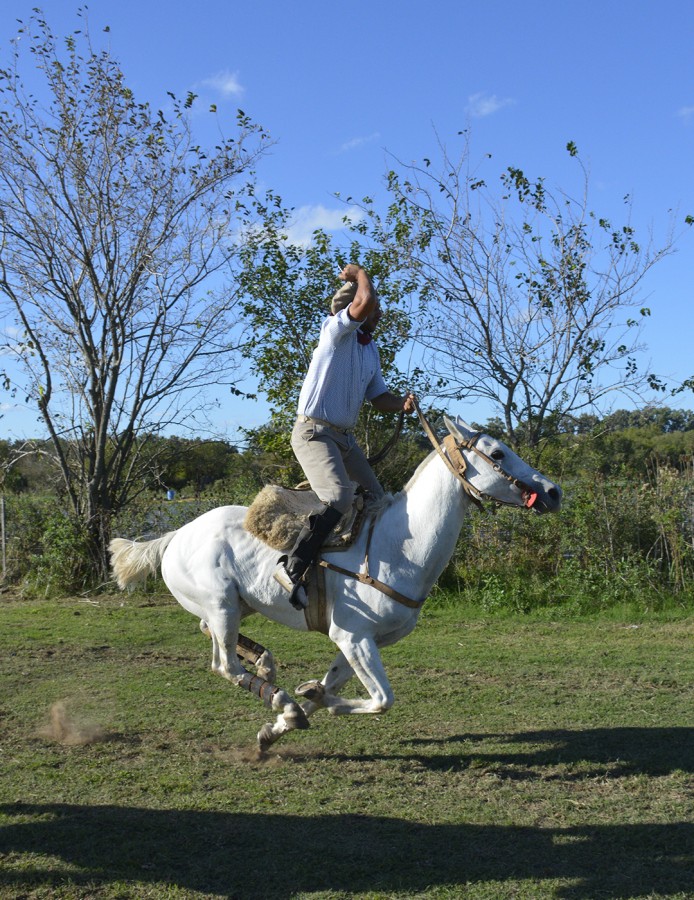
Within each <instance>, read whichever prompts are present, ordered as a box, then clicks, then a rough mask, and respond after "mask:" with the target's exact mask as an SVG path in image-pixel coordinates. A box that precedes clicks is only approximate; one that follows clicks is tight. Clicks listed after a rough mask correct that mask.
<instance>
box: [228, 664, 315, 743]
mask: <svg viewBox="0 0 694 900" xmlns="http://www.w3.org/2000/svg"><path fill="white" fill-rule="evenodd" d="M236 683H237V684H238V686H239V687H242V688H245V689H246V690H247V691H250V692H251V693H252V694H255V695H256V697H259V698H260V699H261V700H262V701H263V703H264V704H265V706H267V707H268V708H269V709H272V710H274V711H275V712H276V713H278V716H277V719H276V720H275V723H274V724H273V723H271V722H268V723H267V724H266V725H263V727H262V728H261V729H260V731H259V732H258V746H259V747H260V749H261V751H264V750H267V749H268V748H269V747H270V745H271V744H274V743H275V741H276V740H277V739H278V738H280V737H282V735H283V734H286V733H287V732H288V731H294V729H295V728H308V727H309V721H308V717H307V716H306V714H305V713H304V711H303V709H302V708H301V707H300V706H299V704H298V703H297V702H296V701H295V700H292V698H291V697H290V696H289V694H288V693H287V692H286V691H283V690H282V688H278V687H275V685H274V684H271V683H270V682H269V681H266V680H265V679H264V678H260V677H259V676H258V675H251V673H250V672H244V673H243V674H242V675H239V676H238V678H237V679H236Z"/></svg>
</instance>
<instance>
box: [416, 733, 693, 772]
mask: <svg viewBox="0 0 694 900" xmlns="http://www.w3.org/2000/svg"><path fill="white" fill-rule="evenodd" d="M401 743H402V745H403V746H407V747H410V746H411V747H419V746H421V747H424V746H427V747H432V746H437V747H445V748H446V749H450V752H448V753H444V754H433V755H432V754H431V753H417V754H415V758H416V759H417V760H418V761H419V762H420V763H421V764H422V765H423V766H424V767H425V768H430V769H451V768H453V769H458V770H460V769H465V768H467V767H468V766H470V765H471V764H472V763H473V762H474V764H475V765H480V764H487V765H490V766H493V767H494V769H495V771H497V772H503V773H505V774H506V775H507V776H508V777H513V778H516V779H518V778H528V779H533V778H541V779H542V780H544V781H547V780H552V779H553V778H558V779H561V780H562V781H570V780H572V779H574V780H580V779H583V778H592V777H594V776H595V775H597V774H599V775H601V776H603V777H607V778H623V777H626V776H629V775H639V774H642V775H651V776H660V775H667V774H669V773H671V772H674V771H682V772H694V728H687V727H682V728H630V727H622V728H593V729H576V730H571V729H563V728H560V729H546V730H540V731H525V732H514V733H509V734H484V733H481V734H475V733H471V734H457V735H452V736H449V737H445V738H427V737H418V738H411V739H408V740H404V741H402V742H401ZM485 745H493V746H494V749H490V747H489V746H485ZM500 745H501V747H500ZM504 745H511V746H508V747H507V746H504ZM519 745H527V746H526V747H525V748H521V746H519ZM453 748H456V749H455V750H454V749H453ZM552 766H561V767H562V769H561V771H560V772H557V773H556V774H554V773H552V772H548V771H547V769H548V767H552Z"/></svg>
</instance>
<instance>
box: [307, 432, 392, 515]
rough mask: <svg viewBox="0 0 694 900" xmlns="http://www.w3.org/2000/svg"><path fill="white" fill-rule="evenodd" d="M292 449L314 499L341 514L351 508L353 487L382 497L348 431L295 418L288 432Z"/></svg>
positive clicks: (372, 474) (363, 457)
mask: <svg viewBox="0 0 694 900" xmlns="http://www.w3.org/2000/svg"><path fill="white" fill-rule="evenodd" d="M292 450H293V451H294V455H295V456H296V458H297V459H298V460H299V463H300V465H301V468H302V469H303V470H304V474H305V475H306V478H307V479H308V482H309V484H310V485H311V489H312V490H313V491H314V492H315V493H316V494H317V495H318V499H319V500H321V501H322V502H323V503H329V504H331V505H332V506H334V507H335V509H337V510H338V512H340V513H342V514H343V515H344V513H346V512H347V511H348V510H349V509H351V506H352V500H353V498H354V491H355V488H356V487H357V486H361V487H363V488H366V490H368V491H370V492H371V493H372V494H374V496H376V497H381V496H383V488H382V487H381V485H380V484H379V481H378V479H377V478H376V476H375V474H374V472H373V469H372V468H371V466H370V465H369V462H368V460H367V458H366V456H365V454H364V452H363V451H362V450H361V448H360V447H359V445H358V444H357V442H356V440H355V438H354V435H353V434H352V433H351V432H343V431H341V430H338V429H336V428H333V427H332V426H330V425H329V424H327V423H325V424H321V423H318V422H315V421H314V422H310V421H309V422H304V421H302V420H301V417H299V418H298V419H297V421H296V424H295V425H294V428H293V430H292Z"/></svg>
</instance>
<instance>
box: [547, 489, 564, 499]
mask: <svg viewBox="0 0 694 900" xmlns="http://www.w3.org/2000/svg"><path fill="white" fill-rule="evenodd" d="M547 493H548V495H549V496H550V497H551V498H552V500H559V499H560V498H561V491H560V490H558V489H557V488H555V487H553V488H550V489H549V490H548V491H547Z"/></svg>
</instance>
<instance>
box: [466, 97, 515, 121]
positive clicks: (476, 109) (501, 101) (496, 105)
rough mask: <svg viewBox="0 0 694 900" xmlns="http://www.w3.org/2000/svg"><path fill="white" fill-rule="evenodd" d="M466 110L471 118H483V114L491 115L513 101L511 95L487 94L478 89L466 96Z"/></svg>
mask: <svg viewBox="0 0 694 900" xmlns="http://www.w3.org/2000/svg"><path fill="white" fill-rule="evenodd" d="M467 101H468V105H467V111H468V113H469V114H470V116H471V117H472V118H473V119H483V118H484V117H485V116H493V115H494V113H497V112H499V110H500V109H503V108H504V107H505V106H512V105H513V104H514V103H515V100H513V99H512V98H511V97H503V98H502V97H497V96H496V94H487V93H485V92H484V91H480V93H478V94H472V95H471V96H470V97H468V98H467Z"/></svg>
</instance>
